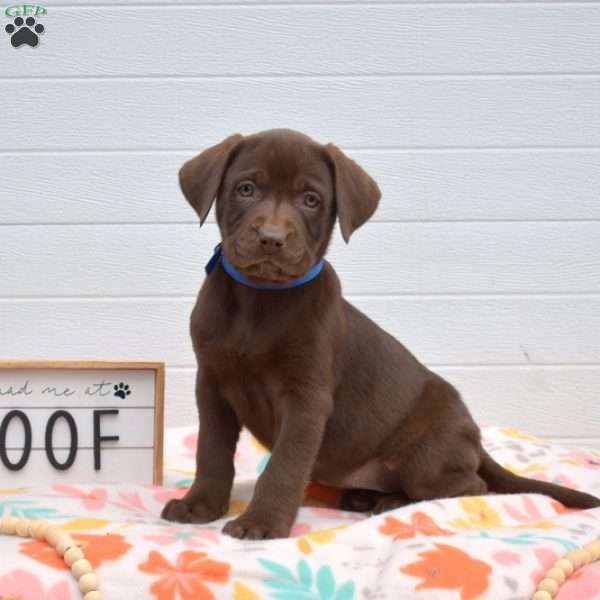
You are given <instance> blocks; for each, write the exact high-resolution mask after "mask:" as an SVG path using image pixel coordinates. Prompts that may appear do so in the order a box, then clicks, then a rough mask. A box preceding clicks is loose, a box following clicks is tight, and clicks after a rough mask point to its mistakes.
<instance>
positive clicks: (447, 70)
mask: <svg viewBox="0 0 600 600" xmlns="http://www.w3.org/2000/svg"><path fill="white" fill-rule="evenodd" d="M45 6H46V7H47V8H48V15H47V16H45V17H44V18H43V19H40V21H42V22H43V23H44V25H45V26H46V29H47V33H46V34H45V35H44V37H43V40H42V43H41V44H40V46H39V47H38V48H36V49H31V48H28V47H22V48H20V49H19V50H15V49H14V48H12V47H11V46H10V44H8V40H7V39H3V40H0V41H1V42H3V43H2V44H0V97H2V99H3V106H4V108H3V110H2V111H1V112H0V166H1V170H0V359H8V358H39V359H51V358H64V359H68V358H73V359H75V358H89V359H93V358H98V359H103V358H105V359H108V358H110V359H150V360H164V361H165V362H166V363H167V366H168V370H167V424H168V425H180V424H188V423H190V422H192V421H193V419H194V418H195V407H194V399H193V392H192V386H193V356H192V353H191V347H190V342H189V340H188V334H187V319H188V313H189V310H190V308H191V306H192V303H193V299H194V295H195V293H196V290H197V288H198V287H199V285H200V282H201V280H202V268H203V264H204V261H205V260H206V258H207V257H208V255H209V253H210V250H211V248H212V246H213V244H214V243H215V240H216V236H217V232H216V227H215V225H214V223H211V224H209V225H207V226H206V227H205V228H204V229H203V230H201V231H200V230H199V229H198V227H197V225H196V220H195V217H194V214H193V212H192V211H191V209H189V208H188V207H187V205H186V204H185V202H184V200H183V198H182V197H181V195H180V193H179V191H178V189H177V183H176V172H177V169H178V167H179V165H180V164H181V163H182V162H183V160H185V159H186V158H189V157H190V156H191V155H192V154H194V153H196V152H197V151H198V150H200V149H201V148H203V147H206V146H207V145H210V144H212V143H215V142H217V141H219V140H220V139H221V138H223V137H225V136H226V135H228V134H230V133H232V132H234V131H241V132H246V133H248V132H252V131H256V130H260V129H264V128H269V127H277V126H286V127H293V128H297V129H301V130H303V131H306V132H307V133H309V134H311V135H313V136H315V137H317V138H318V139H320V140H322V141H335V142H336V143H338V144H339V145H341V146H342V147H344V148H345V149H346V150H347V151H348V153H349V154H351V155H352V156H354V157H355V158H356V159H357V160H358V161H359V162H360V163H361V164H363V165H364V166H365V167H366V168H367V169H368V170H369V171H370V172H371V173H372V175H373V176H374V177H375V178H376V179H377V180H378V181H379V182H380V184H381V188H382V190H383V194H384V196H383V201H382V204H381V208H380V210H379V212H378V214H377V216H376V218H375V219H374V221H373V222H372V223H371V224H369V225H368V226H366V227H365V228H364V229H363V230H361V231H359V232H358V233H357V234H356V236H355V238H353V240H352V242H351V244H350V245H349V246H348V247H345V246H344V245H343V243H341V242H340V241H339V239H338V240H336V242H335V244H334V245H333V248H332V252H331V257H332V260H333V262H334V264H335V265H336V267H337V268H338V270H339V273H340V275H341V277H342V280H343V283H344V287H345V291H346V293H347V294H348V295H349V296H350V297H351V299H352V300H353V301H354V302H356V303H357V304H358V305H359V306H360V307H361V308H363V309H364V310H365V311H366V312H368V313H369V314H370V315H372V316H373V317H374V318H375V319H376V320H378V321H379V322H381V323H382V324H383V325H385V326H386V327H387V328H389V329H390V330H391V331H392V332H393V333H394V334H396V335H397V336H398V337H399V338H400V339H402V341H403V342H405V343H406V344H407V345H408V346H409V347H410V348H411V349H413V350H414V351H415V352H416V353H417V354H418V355H419V356H420V357H421V358H422V359H423V360H424V361H425V362H426V363H428V364H430V365H432V366H435V367H437V370H438V371H440V372H441V373H442V374H443V375H445V376H447V377H448V378H450V380H452V381H453V382H455V383H456V384H457V385H458V386H459V388H460V389H461V390H462V391H463V393H464V396H465V399H466V401H467V403H468V404H469V406H470V407H471V408H472V410H473V412H474V413H475V415H476V417H477V419H478V420H479V421H480V422H481V423H484V424H485V423H491V424H505V425H512V426H515V427H520V428H524V429H527V430H530V431H533V432H535V433H538V434H541V435H546V436H548V437H551V438H556V439H558V438H560V439H566V440H568V441H572V440H573V439H574V438H577V439H578V443H582V441H583V443H587V444H590V445H595V446H597V447H600V410H599V409H598V399H599V393H600V334H599V332H600V2H594V1H592V2H518V1H515V2H506V3H503V2H489V3H488V2H462V1H461V2H443V1H436V0H433V1H427V0H425V1H420V2H419V1H412V2H402V1H393V0H389V1H380V2H359V1H352V2H343V1H340V2H327V3H323V2H316V1H312V2H293V1H276V0H271V1H269V2H254V1H252V0H249V1H248V0H238V1H227V2H217V1H213V2H201V1H196V2H194V1H190V0H187V1H185V2H177V3H175V2H171V3H169V4H163V3H161V2H159V1H157V0H153V1H148V0H145V1H139V2H138V1H128V2H117V1H116V0H109V1H107V0H104V1H102V2H86V1H82V2H74V1H72V2H68V1H67V2H65V1H47V2H46V3H45Z"/></svg>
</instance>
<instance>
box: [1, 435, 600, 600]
mask: <svg viewBox="0 0 600 600" xmlns="http://www.w3.org/2000/svg"><path fill="white" fill-rule="evenodd" d="M484 439H485V444H486V447H487V449H488V450H489V451H490V452H491V453H492V454H493V455H494V456H495V457H496V458H497V459H498V460H499V461H500V462H502V463H503V464H504V465H505V466H506V467H508V468H509V469H511V470H513V471H515V472H518V473H522V474H525V475H528V476H529V477H535V478H538V479H545V480H550V481H556V482H558V483H562V484H565V485H568V486H572V487H574V488H580V489H584V490H586V491H588V492H590V493H595V494H596V495H600V453H595V452H593V451H586V450H574V449H569V448H564V447H561V446H556V445H550V444H548V443H545V442H544V441H542V440H539V439H537V438H533V437H531V436H529V435H526V434H523V433H520V432H517V431H514V430H509V429H498V428H494V429H491V428H490V429H486V430H484ZM195 444H196V437H195V434H194V433H193V432H192V430H191V429H177V430H170V431H168V432H167V436H166V443H165V447H166V448H167V456H166V465H167V467H166V473H165V485H164V487H160V488H156V487H141V486H133V485H127V484H122V485H114V486H98V485H78V486H67V485H55V486H53V487H50V488H43V489H29V490H25V489H3V490H0V515H2V516H6V515H15V516H24V517H29V518H45V519H50V520H52V521H54V522H57V523H60V524H62V525H63V526H64V527H66V528H67V529H68V530H69V531H70V532H71V533H72V535H73V537H74V538H75V539H77V540H79V541H80V542H82V544H83V545H84V546H85V551H86V554H87V557H88V558H89V560H90V561H91V563H92V564H93V566H94V567H95V568H96V570H97V573H98V574H99V576H100V577H101V585H102V589H103V591H104V595H105V598H106V599H107V600H137V599H149V600H153V599H154V600H208V599H211V598H216V599H219V598H227V599H233V600H358V599H365V600H388V599H389V600H413V599H424V600H425V599H439V600H458V599H460V600H473V599H478V598H481V599H493V600H521V599H522V600H525V599H528V598H530V596H531V594H532V593H533V591H534V588H535V584H536V582H537V581H538V580H539V579H540V577H541V575H542V573H543V572H544V571H545V570H546V569H548V568H549V567H550V566H551V565H552V564H553V563H554V561H556V560H557V558H558V557H559V556H560V555H562V554H564V553H565V552H567V551H569V550H571V549H573V548H575V547H577V546H581V545H583V544H585V543H587V542H590V541H591V540H593V539H595V538H596V537H598V536H600V509H595V510H589V511H569V510H566V509H565V508H564V507H563V506H561V505H560V504H559V503H557V502H555V501H553V500H551V499H549V498H546V497H544V496H537V495H517V496H487V497H478V498H460V499H449V500H438V501H435V502H422V503H420V504H415V505H412V506H408V507H404V508H401V509H397V510H395V511H392V512H389V513H386V514H384V515H380V516H377V517H371V518H366V517H365V516H363V515H359V514H353V513H348V512H342V511H339V510H335V509H333V508H328V506H331V505H332V504H333V503H334V502H335V497H336V492H335V491H334V490H329V489H323V488H317V487H313V488H311V489H310V490H309V491H308V496H309V497H308V499H307V506H305V507H303V508H302V509H301V511H300V513H299V515H298V520H297V522H296V525H295V527H294V530H293V533H292V535H293V537H292V538H290V539H285V540H274V541H261V542H250V541H239V540H234V539H232V538H229V537H227V536H223V535H221V533H220V529H221V527H222V525H223V522H224V521H220V522H217V523H213V524H211V525H209V526H181V525H171V524H168V523H166V522H163V521H161V520H160V519H159V513H160V510H161V508H162V506H163V504H164V503H165V502H166V501H167V500H169V499H170V498H173V497H180V496H181V495H182V494H183V491H184V489H185V488H186V487H187V486H188V485H189V484H190V482H191V478H192V476H193V468H194V450H195ZM267 461H268V454H267V453H266V452H265V450H264V449H263V448H261V447H260V446H259V445H258V444H257V443H256V442H255V441H254V440H253V439H252V438H251V437H250V436H249V435H244V436H243V438H242V440H241V442H240V445H239V449H238V453H237V456H236V468H237V479H236V486H235V491H234V497H233V500H232V503H231V509H230V515H234V514H237V513H239V512H240V511H241V510H243V508H244V506H245V505H246V503H247V501H248V499H249V497H250V494H251V491H252V485H253V483H254V481H255V480H256V477H257V475H258V474H259V473H260V472H261V471H262V470H263V469H264V467H265V465H266V462H267ZM0 556H1V557H2V560H1V562H0V598H13V597H14V598H19V599H21V600H77V599H78V598H79V597H80V596H79V592H78V590H77V588H76V585H75V583H74V581H73V580H72V578H71V577H70V574H69V573H68V572H67V571H66V569H65V567H64V565H63V564H62V562H61V560H59V559H58V558H57V557H56V555H55V554H54V551H53V550H52V549H50V548H49V547H47V546H46V545H44V544H42V543H40V542H38V541H35V540H23V539H19V538H13V537H6V536H2V537H0ZM557 598H558V600H599V599H600V563H594V564H592V565H589V566H588V567H586V568H585V569H582V570H581V571H579V572H578V573H577V574H576V575H575V576H573V577H572V578H571V579H570V580H569V581H568V582H567V583H566V584H565V585H564V587H563V588H562V590H561V592H560V594H559V595H558V596H557Z"/></svg>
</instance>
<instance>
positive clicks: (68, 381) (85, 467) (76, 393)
mask: <svg viewBox="0 0 600 600" xmlns="http://www.w3.org/2000/svg"><path fill="white" fill-rule="evenodd" d="M163 410H164V365H163V363H136V362H133V363H131V362H126V363H121V362H110V363H109V362H0V481H2V483H3V485H5V486H11V487H16V486H30V485H42V484H48V483H63V482H72V483H76V482H77V483H93V482H102V483H118V482H126V483H140V484H160V483H161V481H162V452H163V442H162V441H163V423H164V416H163Z"/></svg>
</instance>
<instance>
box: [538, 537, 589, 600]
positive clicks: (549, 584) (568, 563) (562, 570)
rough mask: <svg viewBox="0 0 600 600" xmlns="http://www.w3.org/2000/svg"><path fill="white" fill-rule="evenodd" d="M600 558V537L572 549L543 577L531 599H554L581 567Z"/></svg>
mask: <svg viewBox="0 0 600 600" xmlns="http://www.w3.org/2000/svg"><path fill="white" fill-rule="evenodd" d="M597 560H600V538H598V539H597V540H596V541H594V542H590V543H589V544H586V545H585V546H583V547H582V548H577V549H576V550H571V552H568V553H567V554H565V555H564V556H563V557H562V558H560V559H559V560H557V561H556V562H555V563H554V565H553V566H552V568H551V569H549V570H548V571H547V572H546V574H545V575H544V576H543V577H542V580H541V581H540V582H539V583H538V585H537V589H536V591H535V593H534V594H533V596H532V597H531V600H552V598H554V597H555V596H556V595H557V594H558V592H559V590H560V588H561V586H562V585H563V584H564V583H565V581H567V579H568V578H569V577H570V576H571V575H572V574H573V573H574V572H575V571H577V569H580V568H581V567H585V566H586V565H589V564H590V563H593V562H595V561H597Z"/></svg>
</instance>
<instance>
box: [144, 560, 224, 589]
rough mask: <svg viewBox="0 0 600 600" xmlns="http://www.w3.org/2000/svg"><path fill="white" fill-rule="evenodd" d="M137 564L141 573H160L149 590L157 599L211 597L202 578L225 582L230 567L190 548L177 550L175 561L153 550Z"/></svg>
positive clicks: (213, 581) (209, 580) (214, 581)
mask: <svg viewBox="0 0 600 600" xmlns="http://www.w3.org/2000/svg"><path fill="white" fill-rule="evenodd" d="M138 568H139V570H140V571H142V573H150V574H152V575H160V576H161V577H160V579H158V580H157V581H155V582H154V583H153V584H152V585H151V586H150V593H151V594H152V595H153V596H154V597H155V598H156V599H157V600H180V599H181V600H212V599H213V598H214V596H213V593H212V592H211V591H210V590H209V589H208V587H207V586H206V585H205V582H211V583H226V582H227V580H228V579H229V571H230V567H229V565H228V564H227V563H223V562H219V561H216V560H211V559H210V558H207V556H206V554H205V553H204V552H194V551H193V550H186V551H185V552H182V553H181V554H179V556H178V557H177V561H176V564H175V565H172V564H171V563H170V562H169V561H168V560H167V559H166V558H165V557H164V556H163V555H162V554H161V553H160V552H156V551H152V552H150V554H148V560H147V561H146V562H145V563H142V564H141V565H139V567H138Z"/></svg>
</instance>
